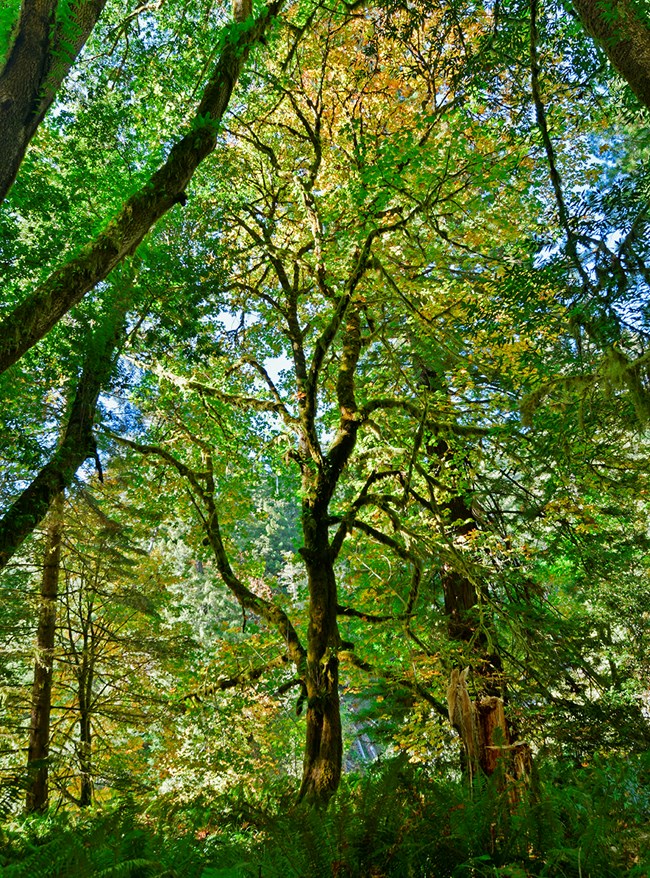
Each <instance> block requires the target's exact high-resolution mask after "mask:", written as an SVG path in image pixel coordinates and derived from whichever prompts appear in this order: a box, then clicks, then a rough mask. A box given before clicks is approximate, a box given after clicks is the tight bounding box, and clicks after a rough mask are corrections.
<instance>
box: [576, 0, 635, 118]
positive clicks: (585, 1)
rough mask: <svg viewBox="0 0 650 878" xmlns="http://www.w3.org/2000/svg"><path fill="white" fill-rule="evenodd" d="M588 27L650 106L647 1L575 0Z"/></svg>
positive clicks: (612, 60)
mask: <svg viewBox="0 0 650 878" xmlns="http://www.w3.org/2000/svg"><path fill="white" fill-rule="evenodd" d="M574 6H575V8H576V10H577V12H578V15H579V16H580V20H581V21H582V24H583V25H584V28H585V30H586V31H587V32H588V33H589V34H590V35H591V36H592V37H593V38H594V39H595V40H596V42H597V43H598V44H599V45H600V46H602V48H603V51H604V52H605V54H606V55H607V57H608V58H609V60H610V61H611V63H612V66H613V67H614V68H615V69H616V71H617V72H618V73H619V74H620V75H621V76H622V77H623V79H625V81H626V82H627V84H628V85H629V86H630V88H631V89H632V91H633V92H634V94H635V95H636V96H637V98H638V99H639V100H640V101H641V103H642V104H644V106H646V107H647V108H648V109H650V16H649V14H648V11H647V9H646V10H644V9H643V6H644V2H643V0H636V2H633V0H574Z"/></svg>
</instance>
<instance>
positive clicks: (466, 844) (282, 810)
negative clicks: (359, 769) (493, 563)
mask: <svg viewBox="0 0 650 878" xmlns="http://www.w3.org/2000/svg"><path fill="white" fill-rule="evenodd" d="M649 781H650V758H647V757H645V758H643V757H638V758H637V757H635V758H634V759H627V760H625V761H623V760H619V759H614V758H609V759H601V760H599V761H596V762H594V763H593V764H592V765H590V766H584V767H580V768H578V769H575V768H574V767H573V766H571V768H570V770H567V767H566V766H561V765H556V764H547V765H545V766H542V769H541V770H540V773H539V775H537V776H536V777H535V778H533V781H532V783H531V784H530V785H529V786H528V787H527V788H526V789H523V788H518V789H516V788H513V787H508V786H506V785H504V784H503V782H500V781H499V780H498V779H497V780H494V779H492V780H490V781H486V782H484V783H475V784H474V787H473V789H471V790H470V789H469V788H468V786H467V784H466V783H464V782H462V781H451V780H448V779H447V780H445V779H441V778H439V777H436V776H435V775H433V774H430V773H427V772H425V771H422V770H417V769H415V768H414V767H413V766H411V765H409V764H408V763H406V762H404V761H403V760H395V761H393V762H388V763H386V764H384V765H381V766H377V767H376V768H375V769H374V770H373V771H371V772H370V773H369V774H367V775H366V776H364V777H356V778H355V777H349V778H347V779H346V781H345V783H344V785H343V787H342V789H341V790H340V792H339V794H338V796H337V797H336V799H335V801H333V802H332V803H330V805H329V807H328V808H327V809H321V810H318V809H310V808H308V807H306V806H298V805H296V804H295V798H294V791H291V790H287V789H286V788H284V789H282V788H280V789H266V790H264V791H262V792H258V793H256V794H252V793H251V792H250V791H249V792H248V793H247V794H244V792H243V791H240V792H239V793H231V794H230V795H229V796H228V797H224V798H222V799H220V800H218V801H212V802H209V803H206V802H200V801H197V802H194V803H192V805H187V804H184V805H182V806H180V805H177V804H176V805H175V804H174V803H173V802H172V801H170V800H165V799H158V800H155V801H154V802H153V803H151V804H150V805H149V807H148V808H145V807H144V806H143V805H142V803H140V804H137V803H134V802H132V801H127V800H120V801H117V802H113V803H112V804H110V805H108V806H104V807H103V808H102V809H101V810H94V811H92V812H89V811H87V812H85V813H84V814H76V815H73V814H69V813H68V814H66V813H58V814H50V815H46V816H40V817H30V818H21V819H18V818H15V819H14V820H13V821H12V822H8V823H7V825H6V826H5V828H4V829H2V830H1V831H0V876H2V878H77V876H79V878H81V876H83V878H91V876H92V878H276V876H277V878H290V876H295V878H488V876H490V878H497V876H500V878H537V876H539V878H545V876H549V878H550V876H557V878H622V876H629V878H650V823H649V821H650V782H649Z"/></svg>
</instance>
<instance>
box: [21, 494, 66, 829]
mask: <svg viewBox="0 0 650 878" xmlns="http://www.w3.org/2000/svg"><path fill="white" fill-rule="evenodd" d="M64 504H65V495H64V492H63V491H60V492H59V494H57V495H56V496H55V497H54V500H53V501H52V508H51V511H50V518H49V522H48V527H47V533H46V539H45V552H44V558H43V573H42V579H41V592H40V602H39V608H38V629H37V632H36V660H35V664H34V682H33V684H32V711H31V722H30V729H29V746H28V750H27V775H28V781H27V782H28V788H27V802H26V804H27V811H28V812H29V811H44V810H45V809H46V808H47V806H48V762H47V759H48V754H49V747H50V714H51V708H52V673H53V665H54V644H55V634H56V616H57V601H58V597H59V571H60V565H61V542H62V538H63V512H64Z"/></svg>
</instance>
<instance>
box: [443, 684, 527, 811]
mask: <svg viewBox="0 0 650 878" xmlns="http://www.w3.org/2000/svg"><path fill="white" fill-rule="evenodd" d="M468 672H469V668H465V670H464V671H459V670H458V669H457V668H454V670H453V671H452V672H451V678H450V681H449V687H448V689H447V705H448V708H449V721H450V722H451V724H452V726H453V727H454V728H455V729H456V731H457V732H458V734H459V735H460V738H461V740H462V742H463V749H464V752H465V759H466V763H465V767H466V769H467V771H468V774H469V776H470V779H471V778H474V777H476V775H477V774H479V773H482V774H485V775H487V776H488V777H490V776H491V775H493V774H495V773H496V772H497V770H498V771H501V772H503V781H504V783H506V782H508V781H526V780H527V779H528V778H529V777H530V773H531V753H530V747H529V746H528V744H526V743H524V742H522V741H516V740H515V739H514V737H513V734H512V729H511V728H510V725H509V724H508V721H507V720H506V715H505V710H504V704H503V699H502V698H499V697H498V696H496V695H488V696H485V697H483V698H478V699H477V700H476V701H472V699H471V697H470V695H469V692H468V689H467V675H468ZM514 798H516V795H513V799H514Z"/></svg>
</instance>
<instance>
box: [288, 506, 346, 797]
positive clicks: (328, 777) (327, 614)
mask: <svg viewBox="0 0 650 878" xmlns="http://www.w3.org/2000/svg"><path fill="white" fill-rule="evenodd" d="M318 519H320V520H318ZM303 532H304V535H305V548H304V549H303V556H304V558H305V563H306V567H307V575H308V581H309V628H308V632H307V677H306V680H305V686H306V688H307V731H306V742H305V756H304V762H303V774H302V783H301V786H300V792H299V794H298V797H299V799H306V800H308V801H310V802H312V803H314V804H317V805H318V804H326V803H327V801H328V800H329V799H330V798H331V796H332V795H333V794H334V793H335V792H336V790H337V789H338V785H339V782H340V780H341V764H342V760H343V733H342V728H341V713H340V704H339V688H338V687H339V660H338V655H337V650H338V646H339V644H340V637H339V631H338V624H337V617H336V577H335V575H334V565H333V562H332V557H331V553H330V547H329V539H328V532H327V519H326V516H324V515H318V513H317V514H316V515H314V513H313V510H312V509H309V508H307V509H305V510H303Z"/></svg>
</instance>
